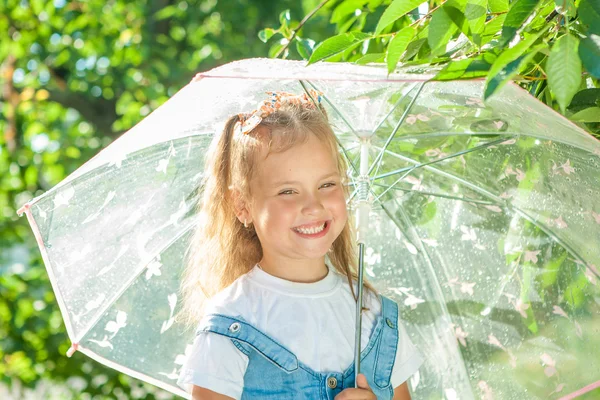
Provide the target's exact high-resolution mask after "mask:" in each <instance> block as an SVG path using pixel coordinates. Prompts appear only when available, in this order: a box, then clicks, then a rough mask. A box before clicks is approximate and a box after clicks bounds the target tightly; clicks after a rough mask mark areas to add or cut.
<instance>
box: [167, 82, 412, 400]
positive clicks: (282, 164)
mask: <svg viewBox="0 0 600 400" xmlns="http://www.w3.org/2000/svg"><path fill="white" fill-rule="evenodd" d="M269 95H270V98H269V99H268V100H266V101H264V102H263V103H262V104H261V105H260V107H259V108H258V109H257V110H255V111H253V112H250V113H245V114H240V115H235V116H233V117H231V118H230V119H229V120H228V121H227V123H226V125H225V129H224V131H223V133H222V134H221V135H217V136H215V138H214V140H213V142H212V144H211V147H210V149H209V153H208V155H207V162H206V169H205V179H204V185H203V201H202V206H201V209H200V214H199V223H198V228H197V232H196V236H195V237H194V238H193V242H192V243H193V246H192V249H191V253H190V258H189V259H190V262H189V264H188V266H187V268H186V272H185V276H184V280H183V294H184V309H183V313H184V315H185V316H186V317H187V318H188V322H190V321H194V322H196V323H197V322H198V321H200V322H199V325H198V328H197V331H196V332H197V336H196V340H195V342H194V346H193V350H192V352H191V354H190V355H189V357H188V359H187V361H186V363H185V365H184V366H183V368H182V371H181V374H180V377H179V381H178V384H179V385H180V386H182V387H184V388H186V389H187V390H188V391H191V392H192V397H193V398H194V399H202V400H207V399H230V398H233V399H278V400H286V399H289V400H292V399H311V400H313V399H315V400H316V399H323V400H324V399H334V398H335V399H336V400H341V399H380V400H381V399H392V398H393V399H410V395H409V392H408V388H407V384H406V380H407V378H409V377H410V376H411V375H412V374H413V373H414V372H415V371H417V369H418V368H419V366H420V365H421V363H422V357H421V355H420V354H419V353H418V351H417V350H416V349H415V347H414V346H413V344H412V343H411V342H410V340H409V338H408V336H407V334H406V332H405V330H404V328H403V327H402V325H401V321H400V319H399V318H398V306H397V305H396V303H394V302H393V301H391V300H389V299H388V298H386V297H383V296H380V295H378V294H377V293H376V291H375V290H374V289H373V288H372V287H371V286H370V285H368V284H366V291H365V295H364V311H363V317H362V343H361V349H362V353H361V375H359V376H358V378H357V380H358V382H356V383H357V386H358V387H357V388H355V381H354V376H355V374H354V365H353V360H354V337H355V332H354V327H355V319H356V317H355V307H356V286H357V285H356V261H355V250H354V249H355V246H354V243H353V233H352V229H351V223H350V222H349V221H348V215H347V211H346V198H347V196H348V192H347V185H345V177H346V174H345V171H346V165H345V162H344V159H343V158H342V157H341V156H340V155H339V152H338V150H337V143H336V138H335V135H334V133H333V131H332V129H331V127H330V125H329V123H328V121H327V117H326V114H325V110H324V109H323V107H322V106H321V104H320V95H319V94H318V93H316V92H312V93H311V95H310V96H308V95H306V94H304V95H298V96H295V95H291V94H288V93H282V92H275V93H269Z"/></svg>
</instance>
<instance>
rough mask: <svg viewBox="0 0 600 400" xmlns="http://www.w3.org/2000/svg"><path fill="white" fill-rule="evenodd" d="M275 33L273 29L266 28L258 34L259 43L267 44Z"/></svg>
mask: <svg viewBox="0 0 600 400" xmlns="http://www.w3.org/2000/svg"><path fill="white" fill-rule="evenodd" d="M276 32H277V31H276V30H275V29H271V28H266V29H263V30H262V31H260V32H258V38H259V39H260V40H261V42H263V43H267V42H268V41H269V39H271V37H272V36H273V35H274V34H275V33H276Z"/></svg>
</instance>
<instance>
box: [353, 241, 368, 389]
mask: <svg viewBox="0 0 600 400" xmlns="http://www.w3.org/2000/svg"><path fill="white" fill-rule="evenodd" d="M364 258H365V245H364V243H359V245H358V285H357V290H356V291H357V293H358V296H357V300H356V330H355V332H356V333H355V335H356V336H355V339H354V387H358V385H357V383H356V382H357V378H358V374H359V373H360V345H361V339H360V334H361V331H362V308H363V290H362V289H363V271H364V268H363V262H364Z"/></svg>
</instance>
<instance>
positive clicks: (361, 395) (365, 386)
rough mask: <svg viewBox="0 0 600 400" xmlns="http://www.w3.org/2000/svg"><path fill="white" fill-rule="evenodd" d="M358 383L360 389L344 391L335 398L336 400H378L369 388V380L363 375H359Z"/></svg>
mask: <svg viewBox="0 0 600 400" xmlns="http://www.w3.org/2000/svg"><path fill="white" fill-rule="evenodd" d="M356 383H358V388H350V389H346V390H342V392H341V393H340V394H338V395H337V396H335V400H377V397H375V394H374V393H373V391H372V390H371V388H370V387H369V383H368V382H367V378H366V377H365V376H364V375H363V374H358V377H357V378H356Z"/></svg>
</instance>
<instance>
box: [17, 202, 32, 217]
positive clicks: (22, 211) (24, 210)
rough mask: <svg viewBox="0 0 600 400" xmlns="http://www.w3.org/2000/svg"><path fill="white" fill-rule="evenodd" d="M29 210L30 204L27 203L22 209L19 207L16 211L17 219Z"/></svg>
mask: <svg viewBox="0 0 600 400" xmlns="http://www.w3.org/2000/svg"><path fill="white" fill-rule="evenodd" d="M30 208H31V204H29V203H27V204H25V205H24V206H23V207H21V208H19V209H18V210H17V215H18V216H19V217H22V216H23V214H24V213H26V212H27V211H29V209H30Z"/></svg>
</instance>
